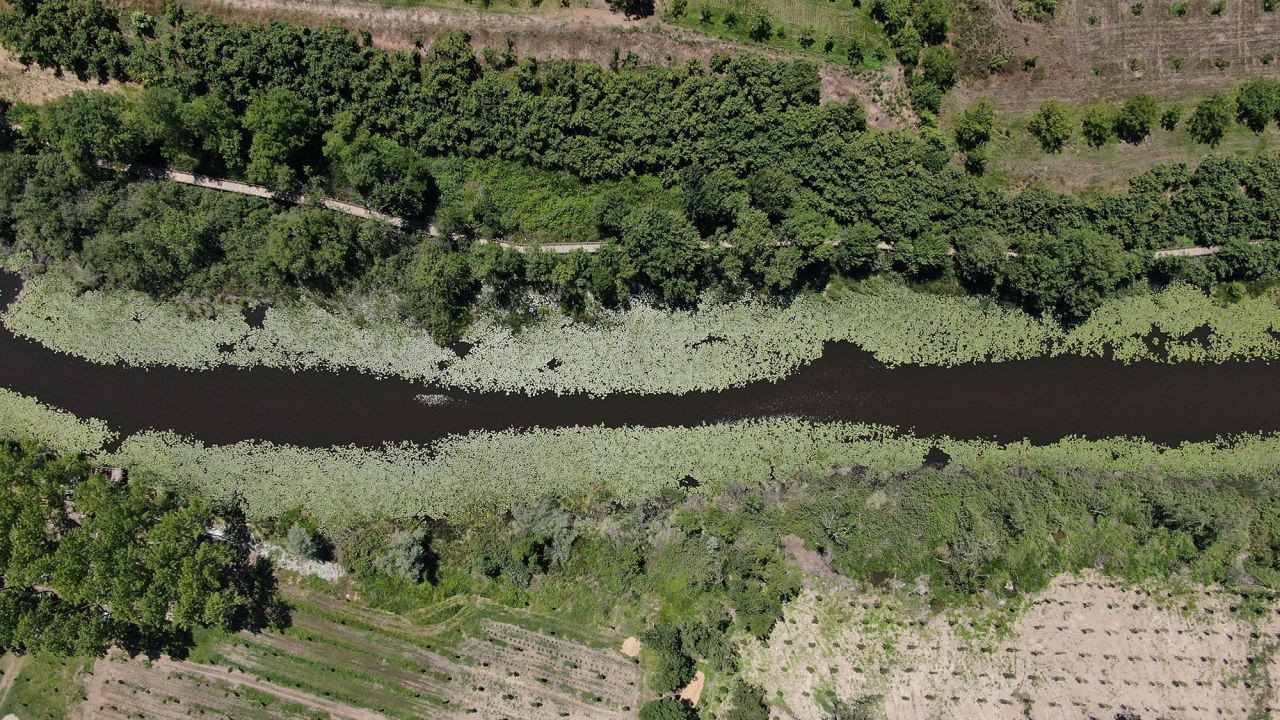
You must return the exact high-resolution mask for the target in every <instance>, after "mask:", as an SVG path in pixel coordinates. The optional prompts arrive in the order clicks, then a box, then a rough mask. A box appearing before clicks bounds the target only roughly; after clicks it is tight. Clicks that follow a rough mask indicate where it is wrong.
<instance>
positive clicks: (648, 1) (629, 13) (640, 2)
mask: <svg viewBox="0 0 1280 720" xmlns="http://www.w3.org/2000/svg"><path fill="white" fill-rule="evenodd" d="M609 8H610V9H611V10H612V11H613V12H620V13H622V14H623V15H625V16H626V17H628V18H644V17H649V16H650V15H652V14H653V0H609Z"/></svg>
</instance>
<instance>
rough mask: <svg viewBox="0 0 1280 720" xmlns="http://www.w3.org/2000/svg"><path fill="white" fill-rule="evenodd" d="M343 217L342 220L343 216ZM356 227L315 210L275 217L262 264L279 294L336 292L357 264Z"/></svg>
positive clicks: (268, 227) (265, 239) (265, 241)
mask: <svg viewBox="0 0 1280 720" xmlns="http://www.w3.org/2000/svg"><path fill="white" fill-rule="evenodd" d="M339 217H341V216H339ZM354 230H355V228H354V223H352V222H351V221H350V220H348V219H346V218H341V219H338V218H335V217H334V216H333V215H332V214H331V213H328V212H326V211H324V210H320V209H318V208H313V207H301V208H294V209H290V210H286V211H284V212H281V213H279V214H277V215H273V216H272V217H271V219H270V220H268V221H267V224H266V227H265V228H264V237H263V242H262V254H261V261H262V262H263V264H264V265H265V269H266V270H267V277H268V278H269V280H270V281H271V282H273V283H274V285H275V287H276V289H277V291H280V292H284V291H286V290H288V289H290V288H296V287H300V286H301V287H309V288H314V289H318V290H328V291H331V290H334V289H336V288H337V287H339V286H341V285H342V284H343V283H344V282H346V280H347V277H348V271H349V269H350V267H351V265H352V263H353V261H354V259H355V258H354V246H355V245H356V236H355V232H354Z"/></svg>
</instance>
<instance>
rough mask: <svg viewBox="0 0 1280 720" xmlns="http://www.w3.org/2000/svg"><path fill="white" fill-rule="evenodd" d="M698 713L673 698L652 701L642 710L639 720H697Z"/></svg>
mask: <svg viewBox="0 0 1280 720" xmlns="http://www.w3.org/2000/svg"><path fill="white" fill-rule="evenodd" d="M697 717H698V712H697V711H696V710H694V709H693V708H691V707H689V706H688V705H685V704H684V703H683V702H681V701H680V700H678V699H676V698H673V697H664V698H658V699H657V700H650V701H649V702H647V703H645V704H644V705H643V706H642V707H641V708H640V714H639V716H638V720H697Z"/></svg>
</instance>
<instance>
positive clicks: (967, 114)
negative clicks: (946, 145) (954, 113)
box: [955, 98, 996, 150]
mask: <svg viewBox="0 0 1280 720" xmlns="http://www.w3.org/2000/svg"><path fill="white" fill-rule="evenodd" d="M995 120H996V109H995V105H994V104H993V103H992V102H991V100H990V99H989V98H983V99H981V100H979V101H978V102H977V103H975V104H973V105H971V106H970V107H968V108H966V109H965V110H964V111H963V112H961V113H960V115H959V117H958V118H956V127H955V138H956V145H957V146H959V147H960V149H961V150H973V149H974V148H976V147H978V146H979V145H983V144H985V143H986V142H987V141H988V140H990V139H991V129H992V127H993V126H994V125H995Z"/></svg>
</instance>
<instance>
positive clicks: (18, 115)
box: [0, 0, 1280, 341]
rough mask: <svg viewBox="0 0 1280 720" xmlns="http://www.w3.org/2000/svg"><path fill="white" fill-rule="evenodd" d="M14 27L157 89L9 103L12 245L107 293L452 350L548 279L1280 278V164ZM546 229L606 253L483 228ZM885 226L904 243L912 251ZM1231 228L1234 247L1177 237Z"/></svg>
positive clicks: (777, 290)
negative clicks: (983, 149) (1028, 183)
mask: <svg viewBox="0 0 1280 720" xmlns="http://www.w3.org/2000/svg"><path fill="white" fill-rule="evenodd" d="M0 35H2V37H3V38H4V41H5V43H6V44H8V45H9V46H10V47H13V48H15V49H16V50H17V51H18V52H19V55H20V57H21V58H22V59H23V60H24V61H28V62H35V63H39V64H41V65H44V66H49V67H55V68H62V69H64V70H65V71H70V72H74V73H76V74H77V75H80V76H82V77H85V78H98V79H105V78H118V79H125V80H131V81H134V82H138V83H141V84H142V85H143V86H144V88H145V89H144V90H143V91H142V92H140V93H137V94H136V95H130V96H129V97H127V98H126V97H122V96H119V95H114V94H108V93H103V92H88V93H78V94H75V95H72V96H69V97H67V98H64V99H61V100H59V101H56V102H51V103H48V104H45V105H43V106H41V107H39V108H33V107H15V108H11V109H9V111H8V112H9V116H10V121H11V123H13V124H15V125H17V126H18V127H20V128H21V130H20V137H16V138H15V137H10V138H6V139H5V140H6V141H7V143H8V144H9V146H10V147H11V148H12V150H13V151H12V152H11V153H9V154H8V155H7V156H6V158H5V160H4V163H3V169H2V170H0V171H2V172H3V174H4V177H3V182H4V184H5V185H4V186H5V188H6V189H7V190H8V191H9V200H8V201H7V202H6V203H5V206H4V207H3V208H0V213H2V216H0V221H2V222H4V224H5V225H6V232H5V236H6V237H9V238H13V239H14V240H15V241H16V242H17V243H19V245H20V246H21V247H22V248H25V249H28V250H31V251H32V252H33V253H34V254H35V256H36V259H37V260H47V259H71V260H75V261H77V262H78V263H79V264H81V265H82V266H83V267H85V268H86V269H87V270H89V271H90V272H89V275H88V278H89V281H90V282H91V283H97V284H101V285H105V286H111V287H126V288H133V289H138V290H143V291H145V292H149V293H151V294H154V295H157V296H162V297H163V296H172V295H176V294H183V293H186V294H191V295H204V296H207V295H209V294H212V293H219V292H222V293H234V294H240V295H257V296H266V297H279V296H282V295H288V294H290V293H292V292H295V291H296V290H298V289H299V288H308V289H311V290H314V291H318V292H322V293H323V292H335V291H339V290H346V289H350V288H353V287H361V286H364V287H382V288H390V289H393V290H394V291H396V292H397V293H398V294H400V295H401V296H402V297H403V298H404V302H403V310H404V313H405V315H406V316H407V317H409V318H411V319H414V320H416V321H418V322H421V323H424V324H425V325H427V326H428V327H430V328H431V329H432V331H433V332H434V333H435V334H436V336H437V337H438V338H439V339H440V340H441V341H448V340H451V339H454V338H456V337H457V336H458V335H459V333H460V332H461V331H462V329H463V328H464V327H465V325H466V322H467V319H468V317H469V314H470V308H471V307H472V306H473V305H474V304H475V303H476V302H477V300H478V299H483V300H484V301H486V302H490V303H492V304H493V305H495V306H497V307H498V308H500V309H502V310H503V311H505V312H509V313H511V314H512V315H513V316H516V315H518V314H519V312H520V309H521V303H522V298H523V297H524V295H525V292H524V291H525V290H528V289H534V290H540V291H544V292H550V293H552V294H554V296H555V297H557V298H558V299H559V301H560V303H561V305H562V306H563V308H564V309H565V310H566V311H568V312H570V313H574V314H589V312H590V310H591V309H592V308H593V307H596V306H598V305H605V306H609V305H615V304H618V303H622V302H625V301H626V300H627V298H628V297H631V296H634V295H645V296H650V297H654V298H656V299H657V300H659V301H661V302H664V303H667V304H670V305H676V306H680V305H690V304H693V303H696V302H697V300H698V298H699V297H700V296H701V295H702V294H703V293H705V292H707V291H709V290H710V291H716V292H720V293H722V294H725V295H729V296H735V295H739V294H742V293H744V292H755V293H763V294H767V295H772V296H778V297H786V296H787V295H789V294H791V293H794V292H797V291H800V290H803V289H807V288H821V287H822V286H823V285H825V283H826V281H827V280H828V279H829V278H830V277H832V276H833V275H837V274H839V275H849V276H858V275H863V274H867V273H871V272H879V271H885V270H892V271H896V272H900V273H902V274H904V275H905V276H907V277H908V278H909V279H911V280H914V281H920V282H926V283H939V282H940V283H942V285H943V286H948V287H952V288H954V289H956V290H959V289H962V288H963V289H966V290H969V291H972V292H978V293H993V294H995V295H997V296H999V297H1000V298H1002V299H1004V300H1007V301H1010V302H1015V303H1018V304H1020V305H1021V306H1023V307H1025V308H1027V309H1028V310H1031V311H1033V312H1036V313H1051V314H1055V315H1057V316H1059V317H1061V318H1063V319H1064V320H1065V321H1067V322H1073V321H1076V320H1079V319H1081V318H1083V317H1086V316H1087V315H1088V314H1089V313H1090V312H1091V311H1092V310H1093V308H1095V307H1096V306H1097V305H1098V303H1100V302H1101V301H1102V300H1103V299H1104V298H1106V297H1107V296H1109V295H1113V294H1115V293H1119V292H1123V291H1125V290H1126V289H1127V288H1130V287H1132V286H1135V285H1139V284H1142V283H1145V282H1148V281H1151V282H1155V283H1166V282H1170V281H1173V280H1185V281H1188V282H1192V283H1194V284H1196V285H1199V286H1202V287H1209V286H1211V285H1213V284H1215V283H1218V282H1222V281H1234V280H1246V281H1247V280H1257V279H1267V278H1271V277H1274V276H1276V275H1277V274H1280V252H1277V250H1276V249H1275V248H1274V246H1272V245H1260V246H1259V245H1251V244H1249V242H1248V241H1250V240H1263V239H1271V238H1273V236H1274V234H1275V230H1274V228H1275V227H1276V221H1277V219H1278V218H1280V201H1278V199H1277V198H1278V193H1280V172H1278V171H1280V161H1277V160H1276V159H1275V158H1272V157H1260V158H1256V159H1247V160H1242V159H1236V158H1210V159H1209V160H1207V161H1206V162H1204V163H1203V164H1202V165H1201V166H1199V167H1198V168H1196V169H1195V170H1190V169H1188V168H1185V167H1182V166H1174V167H1161V168H1157V169H1155V170H1152V171H1149V172H1147V173H1145V174H1143V175H1141V176H1138V177H1135V178H1133V179H1132V181H1131V187H1130V189H1129V191H1128V192H1125V193H1123V194H1118V195H1101V196H1085V197H1071V196H1065V195H1060V194H1056V193H1052V192H1049V191H1046V190H1044V189H1042V188H1038V187H1031V188H1028V189H1025V190H1022V191H1020V192H1018V193H1016V194H1012V195H1006V194H1004V193H1003V192H1000V191H996V190H992V189H990V188H987V187H986V186H984V185H982V184H980V183H978V182H976V181H975V179H974V178H973V177H972V176H971V175H970V174H969V173H968V172H967V171H966V169H965V168H964V167H963V163H957V162H953V159H954V156H955V155H956V154H957V151H958V150H964V151H966V152H969V153H972V151H973V149H974V148H975V147H977V146H980V145H981V143H982V138H983V132H982V128H980V127H978V128H974V127H968V128H967V129H966V130H965V131H964V132H963V133H961V134H960V135H959V136H958V137H957V138H956V140H957V143H953V142H952V140H951V139H948V138H945V137H944V136H943V135H941V134H940V133H938V132H936V131H933V130H930V129H925V130H923V131H922V132H921V133H920V134H918V135H917V134H913V133H908V132H876V131H870V130H868V129H867V128H866V124H865V113H864V111H863V109H862V108H861V107H860V106H859V105H858V104H856V103H827V104H820V103H819V95H820V81H819V76H818V71H817V68H816V66H814V65H813V64H811V63H807V62H792V63H788V62H774V61H769V60H765V59H762V58H759V57H752V56H742V57H736V58H730V57H727V56H717V57H716V58H715V59H713V60H712V62H711V63H710V65H709V67H706V66H703V65H702V64H700V63H698V62H691V63H689V64H688V65H687V66H685V67H681V68H677V69H670V68H657V67H646V68H638V67H617V68H607V69H606V68H602V67H599V66H596V65H590V64H584V63H576V62H568V61H552V62H542V61H538V60H536V59H534V58H529V57H525V58H520V57H517V56H515V55H514V54H513V53H511V52H506V53H493V52H486V53H482V57H481V58H477V57H476V55H475V53H474V52H473V50H472V48H471V46H470V44H469V42H468V39H467V37H466V36H465V35H464V34H461V33H453V34H450V35H447V36H445V37H443V38H441V39H440V40H439V41H438V42H437V43H435V44H434V45H433V46H431V47H430V48H418V49H415V50H414V51H412V52H390V51H383V50H378V49H374V48H372V47H371V46H370V43H369V42H368V38H367V37H364V38H360V37H357V36H355V35H353V34H351V33H349V32H347V31H344V30H339V29H312V28H298V27H293V26H289V25H284V24H279V23H273V24H269V25H229V24H224V23H221V22H218V21H215V20H213V19H211V18H208V17H204V16H199V15H190V16H188V15H187V14H186V13H185V12H184V11H183V9H182V7H181V5H179V4H177V3H171V4H170V5H169V6H168V10H167V12H166V15H165V17H164V18H153V17H151V16H149V15H146V14H143V13H133V14H131V15H130V16H129V18H128V22H127V23H125V22H124V21H123V19H122V18H121V17H119V16H118V14H117V13H115V12H114V11H111V10H108V9H105V8H103V7H102V6H101V5H100V4H99V3H98V2H97V0H48V1H46V2H39V3H33V2H24V3H18V5H17V6H16V8H15V9H14V10H13V11H10V12H8V13H5V14H4V15H3V18H2V20H0ZM979 115H982V113H979ZM974 122H976V123H977V124H979V125H980V124H982V122H983V119H982V118H981V117H978V118H977V119H976V120H974ZM970 124H971V125H972V124H973V123H970ZM98 160H105V161H110V162H116V163H135V162H136V163H146V164H163V165H166V166H168V167H172V168H175V169H183V170H191V171H196V172H199V173H205V174H211V175H220V176H230V177H235V178H243V179H246V180H249V181H252V182H257V183H261V184H265V185H268V186H270V187H272V188H274V189H277V190H281V191H293V190H300V189H307V190H309V191H320V192H324V193H328V194H333V195H337V196H339V197H344V198H347V199H350V200H354V201H358V202H361V203H363V204H365V205H367V206H369V207H372V208H375V209H378V210H382V211H386V212H391V213H396V214H400V215H405V216H410V217H416V218H420V219H424V220H425V219H433V220H434V221H435V223H436V224H437V226H438V227H439V228H441V230H443V231H444V239H431V238H428V237H427V236H425V235H411V234H404V233H400V232H398V231H394V230H391V229H389V228H385V227H377V226H375V225H374V224H371V223H368V222H358V221H353V220H350V219H346V218H337V217H335V216H334V215H332V214H328V213H325V212H324V211H322V210H319V209H316V208H306V207H304V208H299V209H283V208H281V207H278V206H275V205H272V204H269V203H261V202H256V201H253V202H250V201H247V200H244V199H232V198H214V197H209V193H200V192H195V191H188V190H178V189H175V188H157V187H151V184H149V183H142V184H134V185H128V184H126V183H124V182H123V181H121V180H120V179H118V178H114V177H112V176H111V173H109V172H104V171H103V170H101V169H100V168H98V167H97V161H98ZM547 188H554V191H553V192H546V189H547ZM538 189H541V190H542V192H537V190H538ZM531 195H535V196H537V198H538V199H537V201H536V202H534V201H531V200H529V199H528V196H531ZM531 203H533V204H534V206H532V207H531ZM525 233H528V234H529V235H531V236H532V237H533V239H535V240H545V239H548V238H551V237H557V236H559V237H566V238H573V239H575V240H600V241H603V242H604V243H605V247H604V249H603V250H602V251H600V252H598V253H595V254H592V255H587V254H584V253H575V254H570V255H567V256H563V257H551V256H547V255H544V254H540V253H531V254H528V255H519V254H516V253H512V252H507V251H502V250H499V249H497V248H494V247H492V246H482V245H476V244H473V243H472V242H470V241H471V240H472V239H474V238H476V237H481V236H488V237H492V236H512V237H516V238H520V237H522V235H523V234H525ZM881 241H889V242H892V243H894V244H895V251H894V253H893V256H892V260H891V261H887V260H886V259H885V258H884V257H882V255H881V253H880V252H879V251H877V249H876V245H877V243H879V242H881ZM1224 242H1225V243H1227V244H1228V248H1229V250H1228V252H1225V253H1223V254H1221V255H1219V256H1217V257H1216V258H1214V259H1213V260H1212V261H1210V262H1207V263H1206V262H1202V261H1197V260H1188V259H1185V258H1162V259H1161V260H1160V261H1159V262H1157V261H1155V260H1154V258H1153V256H1152V254H1151V252H1150V251H1151V250H1152V249H1155V248H1159V247H1170V246H1178V245H1186V244H1219V243H1224ZM953 246H954V247H955V248H956V249H957V250H958V253H957V254H956V255H955V256H954V258H953V257H952V256H951V255H950V254H949V250H950V248H951V247H953ZM1011 249H1012V250H1016V251H1017V256H1016V257H1006V251H1008V250H1011Z"/></svg>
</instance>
